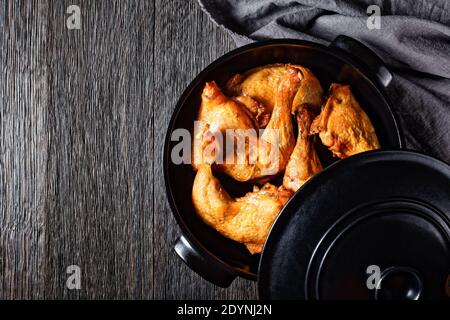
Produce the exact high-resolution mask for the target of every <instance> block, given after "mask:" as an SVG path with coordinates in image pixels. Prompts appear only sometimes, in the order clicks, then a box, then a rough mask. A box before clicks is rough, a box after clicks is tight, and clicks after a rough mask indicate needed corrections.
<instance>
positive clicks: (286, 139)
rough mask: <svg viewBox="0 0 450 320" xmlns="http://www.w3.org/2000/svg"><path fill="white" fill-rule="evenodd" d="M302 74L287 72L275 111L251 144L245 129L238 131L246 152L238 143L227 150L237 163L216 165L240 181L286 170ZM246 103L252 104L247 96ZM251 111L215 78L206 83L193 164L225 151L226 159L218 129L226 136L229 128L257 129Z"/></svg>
mask: <svg viewBox="0 0 450 320" xmlns="http://www.w3.org/2000/svg"><path fill="white" fill-rule="evenodd" d="M300 77H301V74H300V72H299V71H298V69H295V68H290V69H289V70H288V72H286V73H285V74H284V76H283V79H282V80H281V81H280V83H279V86H278V91H277V94H276V97H275V106H274V108H273V112H272V114H271V116H270V120H269V122H268V124H267V126H266V128H265V130H264V132H263V134H262V135H261V137H260V138H259V139H258V140H257V141H256V142H255V143H253V144H252V145H253V147H252V148H251V147H250V146H249V145H250V143H249V142H250V140H249V139H248V137H247V138H246V137H245V132H243V131H236V132H235V134H236V136H237V138H238V139H236V140H239V138H240V139H241V141H245V147H244V148H243V149H244V150H245V155H242V152H241V154H239V152H238V149H237V148H238V146H237V143H236V145H235V146H234V149H233V150H231V151H230V150H226V152H228V153H229V152H232V153H233V154H232V155H231V157H228V159H235V161H234V163H230V162H229V161H228V162H224V163H218V165H217V166H216V167H217V168H218V169H219V170H221V171H223V172H225V173H226V174H227V175H229V176H231V177H233V178H234V179H235V180H237V181H260V182H264V181H267V180H268V179H270V178H271V177H273V176H276V175H277V174H279V173H281V172H283V171H284V169H285V168H286V165H287V162H288V160H289V157H290V154H291V153H292V150H293V148H294V145H295V137H294V132H293V127H292V119H291V115H290V110H291V105H292V101H293V99H294V97H295V94H296V93H297V90H298V86H299V85H300V82H301V79H300ZM247 103H248V104H250V102H249V101H248V100H247ZM248 112H249V111H248V109H247V108H246V107H244V104H243V103H241V102H240V101H239V100H238V99H237V98H229V97H227V96H225V95H224V94H223V93H222V91H221V90H220V88H219V87H218V86H217V85H216V84H215V83H214V82H208V83H206V85H205V88H204V90H203V93H202V103H201V107H200V112H199V116H198V120H199V123H200V124H199V126H198V129H197V130H196V132H195V133H194V135H195V136H194V142H193V144H194V146H193V150H194V151H193V155H194V157H193V158H194V159H193V166H194V168H198V166H199V164H201V163H213V162H217V158H215V157H217V155H219V154H221V155H223V156H222V159H225V160H226V159H227V156H229V154H226V152H225V149H226V147H222V150H220V149H221V147H220V143H215V142H217V140H215V134H216V133H217V132H221V134H222V137H224V138H225V137H226V135H225V131H226V129H244V130H248V129H257V125H256V124H255V123H254V122H253V121H252V119H251V117H250V116H249V114H248ZM254 132H255V133H256V131H254ZM256 138H257V137H256ZM224 140H225V139H224ZM211 146H213V148H211ZM206 149H208V150H207V151H210V150H211V149H212V152H205V150H206ZM205 155H206V156H205ZM238 159H240V161H238Z"/></svg>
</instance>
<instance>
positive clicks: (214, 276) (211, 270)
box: [174, 236, 237, 288]
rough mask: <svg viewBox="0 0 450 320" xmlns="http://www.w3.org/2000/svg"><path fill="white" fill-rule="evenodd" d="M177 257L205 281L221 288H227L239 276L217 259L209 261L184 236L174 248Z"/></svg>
mask: <svg viewBox="0 0 450 320" xmlns="http://www.w3.org/2000/svg"><path fill="white" fill-rule="evenodd" d="M174 250H175V252H176V253H177V255H178V256H179V257H180V258H181V259H182V260H183V261H184V262H185V263H186V265H187V266H188V267H189V268H191V269H192V270H194V271H195V272H196V273H197V274H198V275H200V276H201V277H202V278H203V279H205V280H207V281H209V282H211V283H213V284H215V285H217V286H219V287H222V288H227V287H229V286H230V284H231V283H232V282H233V280H234V279H235V278H236V276H237V274H236V273H235V272H233V271H232V270H230V268H229V267H228V266H226V265H224V264H223V263H222V262H220V261H219V260H217V259H214V258H212V259H207V258H206V257H205V256H203V255H202V254H201V253H200V252H199V249H198V248H196V247H195V246H194V245H193V244H192V242H190V241H189V240H188V239H186V238H185V237H184V236H180V237H179V238H178V240H177V241H176V243H175V247H174Z"/></svg>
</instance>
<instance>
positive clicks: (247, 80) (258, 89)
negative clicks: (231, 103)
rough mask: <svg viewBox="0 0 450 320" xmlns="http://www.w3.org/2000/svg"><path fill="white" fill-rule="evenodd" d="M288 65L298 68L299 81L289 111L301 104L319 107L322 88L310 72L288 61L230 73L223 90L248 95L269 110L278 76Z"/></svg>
mask: <svg viewBox="0 0 450 320" xmlns="http://www.w3.org/2000/svg"><path fill="white" fill-rule="evenodd" d="M290 68H295V69H297V70H299V73H300V75H301V84H300V86H299V88H298V90H297V94H296V95H295V99H294V102H293V104H292V113H295V112H297V111H299V110H300V109H301V108H302V106H303V105H309V106H310V107H312V109H313V110H318V109H320V106H321V104H322V101H323V98H322V97H323V89H322V86H321V85H320V82H319V81H318V80H317V78H316V77H315V76H314V74H313V73H312V72H311V71H310V70H309V69H307V68H304V67H302V66H299V65H290V64H281V63H277V64H270V65H266V66H263V67H258V68H254V69H251V70H249V71H247V72H245V73H244V74H242V75H240V74H237V75H235V76H234V77H232V78H231V79H230V80H229V81H228V83H227V85H226V90H225V91H226V92H227V94H229V95H231V96H242V95H243V96H250V97H252V98H253V99H255V100H257V101H259V102H260V103H262V105H264V106H265V107H266V110H263V111H262V113H263V114H270V113H271V112H272V110H273V108H274V106H275V97H276V95H277V91H278V85H279V82H280V80H281V79H283V77H285V75H286V73H287V72H289V69H290Z"/></svg>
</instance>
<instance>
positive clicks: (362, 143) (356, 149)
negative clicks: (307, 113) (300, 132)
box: [311, 83, 380, 159]
mask: <svg viewBox="0 0 450 320" xmlns="http://www.w3.org/2000/svg"><path fill="white" fill-rule="evenodd" d="M314 133H319V137H320V139H321V141H322V143H323V144H324V145H325V146H327V147H328V148H329V149H330V151H331V152H332V153H333V155H335V156H337V157H339V158H341V159H343V158H347V157H349V156H351V155H354V154H356V153H360V152H364V151H368V150H374V149H379V148H380V144H379V142H378V138H377V136H376V134H375V129H374V127H373V125H372V123H371V121H370V119H369V117H368V116H367V114H366V113H365V112H364V111H363V109H361V107H360V105H359V103H358V101H356V99H355V97H354V96H353V94H352V92H351V90H350V87H349V86H347V85H341V84H337V83H333V84H332V85H331V87H330V94H329V97H328V100H327V101H326V103H325V105H324V107H323V108H322V111H321V113H320V115H319V116H318V117H317V118H316V119H314V121H313V123H312V125H311V134H314Z"/></svg>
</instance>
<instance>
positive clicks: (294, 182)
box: [283, 108, 322, 192]
mask: <svg viewBox="0 0 450 320" xmlns="http://www.w3.org/2000/svg"><path fill="white" fill-rule="evenodd" d="M296 119H297V123H298V137H297V143H296V144H295V148H294V151H293V152H292V154H291V157H290V159H289V162H288V164H287V166H286V171H285V173H284V177H283V185H284V187H285V188H287V189H290V190H292V191H294V192H295V191H297V190H298V189H299V188H300V187H301V186H302V185H303V184H304V183H305V182H306V180H308V179H309V178H311V177H312V176H313V175H315V174H316V173H318V172H320V171H322V165H321V163H320V160H319V157H318V156H317V153H316V150H315V149H314V145H313V141H312V138H313V137H311V136H310V135H309V130H310V128H311V123H312V121H313V119H314V117H313V114H312V113H311V111H309V110H308V109H307V108H303V109H302V110H301V111H300V112H299V113H297V115H296Z"/></svg>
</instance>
